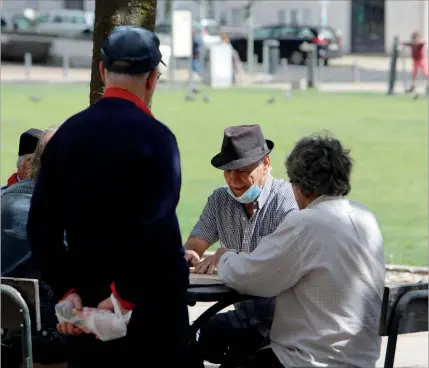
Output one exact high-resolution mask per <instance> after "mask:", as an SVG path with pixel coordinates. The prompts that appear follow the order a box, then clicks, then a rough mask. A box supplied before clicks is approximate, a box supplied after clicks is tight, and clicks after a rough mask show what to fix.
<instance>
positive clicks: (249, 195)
mask: <svg viewBox="0 0 429 368" xmlns="http://www.w3.org/2000/svg"><path fill="white" fill-rule="evenodd" d="M227 191H228V194H229V195H230V196H231V197H232V198H234V199H235V200H236V201H238V202H240V203H243V204H246V203H252V202H255V201H256V200H257V199H258V197H259V196H260V194H261V191H262V189H261V188H259V187H258V186H256V185H255V184H253V185H252V186H251V187H250V188H249V189H247V190H246V191H245V192H244V193H243V194H242V195H241V196H240V197H237V196H236V195H235V194H234V193H233V192H232V190H231V189H230V188H229V187H228V189H227Z"/></svg>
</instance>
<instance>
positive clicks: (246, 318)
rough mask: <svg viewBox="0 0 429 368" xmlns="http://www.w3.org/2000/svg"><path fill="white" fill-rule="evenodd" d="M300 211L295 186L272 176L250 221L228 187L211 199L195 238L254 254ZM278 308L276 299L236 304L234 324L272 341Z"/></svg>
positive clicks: (257, 202) (197, 226)
mask: <svg viewBox="0 0 429 368" xmlns="http://www.w3.org/2000/svg"><path fill="white" fill-rule="evenodd" d="M295 210H297V204H296V201H295V197H294V194H293V190H292V186H291V185H290V184H289V183H287V182H285V181H284V180H281V179H273V177H272V176H271V175H270V176H269V177H268V179H267V181H266V183H265V185H264V187H263V188H262V191H261V194H260V196H259V198H258V200H257V201H256V202H255V204H254V213H253V216H252V217H250V218H248V216H247V212H246V209H245V207H244V205H243V204H241V203H239V202H238V201H236V200H235V199H233V198H232V197H231V196H230V195H229V194H228V192H227V187H226V186H223V187H220V188H218V189H216V190H215V191H214V192H213V193H212V195H211V196H210V197H209V198H208V201H207V204H206V206H205V208H204V210H203V213H202V214H201V216H200V219H199V221H198V222H197V224H196V225H195V227H194V229H193V230H192V232H191V236H194V237H198V238H200V239H204V240H205V241H207V242H208V243H209V244H214V243H216V242H218V241H219V242H220V245H221V246H222V247H225V248H227V249H231V250H234V251H236V252H246V253H251V252H252V251H253V250H254V249H255V248H256V247H257V245H258V243H259V241H260V240H261V238H262V237H264V236H267V235H269V234H271V233H272V232H273V231H274V230H275V229H276V228H277V226H278V225H279V224H280V223H281V222H282V221H283V219H284V218H285V216H286V215H287V214H289V213H290V212H292V211H295ZM274 307H275V298H264V299H258V300H246V301H243V302H240V303H237V304H235V311H236V313H234V314H232V318H234V320H232V321H231V322H232V324H233V326H235V327H237V328H243V327H249V326H252V327H255V328H257V329H258V331H259V332H260V333H261V334H262V336H265V337H268V335H269V331H270V327H271V323H272V319H273V315H274Z"/></svg>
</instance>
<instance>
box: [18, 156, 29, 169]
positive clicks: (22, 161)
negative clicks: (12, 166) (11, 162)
mask: <svg viewBox="0 0 429 368" xmlns="http://www.w3.org/2000/svg"><path fill="white" fill-rule="evenodd" d="M32 157H33V154H32V153H28V154H26V155H22V156H19V157H18V161H16V167H17V168H18V169H19V168H21V166H22V164H23V163H24V161H27V160H30V159H31V158H32Z"/></svg>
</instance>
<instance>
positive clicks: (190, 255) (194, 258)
mask: <svg viewBox="0 0 429 368" xmlns="http://www.w3.org/2000/svg"><path fill="white" fill-rule="evenodd" d="M185 259H186V262H188V264H189V266H191V267H195V266H196V264H197V263H198V262H199V261H200V260H201V258H200V256H199V255H198V253H197V252H195V251H194V250H185Z"/></svg>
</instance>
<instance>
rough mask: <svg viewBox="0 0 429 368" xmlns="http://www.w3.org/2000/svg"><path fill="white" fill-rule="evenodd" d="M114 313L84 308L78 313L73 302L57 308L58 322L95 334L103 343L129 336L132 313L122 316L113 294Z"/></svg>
mask: <svg viewBox="0 0 429 368" xmlns="http://www.w3.org/2000/svg"><path fill="white" fill-rule="evenodd" d="M110 299H111V300H112V304H113V309H114V311H113V313H112V312H111V311H108V310H103V309H97V308H87V307H85V308H83V309H82V310H81V311H78V310H76V309H74V308H73V304H72V303H71V302H68V301H65V302H60V303H58V304H57V305H56V306H55V314H56V316H57V318H58V322H59V323H62V322H68V323H72V324H74V325H76V326H78V327H79V328H81V329H83V330H84V331H85V332H86V333H93V334H95V335H96V336H97V337H98V338H99V339H100V340H101V341H110V340H116V339H120V338H121V337H124V336H125V335H126V334H127V325H128V322H129V321H130V318H131V313H132V312H131V311H130V312H128V313H127V314H124V315H123V314H122V312H121V308H120V306H119V302H118V300H117V299H116V298H115V296H114V295H113V294H112V295H110Z"/></svg>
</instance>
